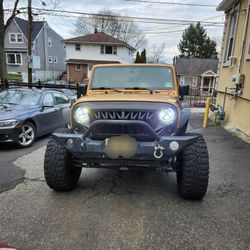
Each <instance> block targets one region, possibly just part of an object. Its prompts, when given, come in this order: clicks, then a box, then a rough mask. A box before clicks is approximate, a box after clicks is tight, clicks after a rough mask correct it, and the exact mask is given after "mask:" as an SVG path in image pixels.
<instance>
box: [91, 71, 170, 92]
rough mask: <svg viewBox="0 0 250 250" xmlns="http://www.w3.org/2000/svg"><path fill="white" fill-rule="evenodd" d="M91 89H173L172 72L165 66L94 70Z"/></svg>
mask: <svg viewBox="0 0 250 250" xmlns="http://www.w3.org/2000/svg"><path fill="white" fill-rule="evenodd" d="M91 89H150V90H173V89H175V85H174V80H173V71H172V69H171V68H170V67H166V66H159V67H155V66H114V67H97V68H95V70H94V72H93V75H92V81H91Z"/></svg>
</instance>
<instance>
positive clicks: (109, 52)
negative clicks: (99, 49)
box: [105, 46, 113, 55]
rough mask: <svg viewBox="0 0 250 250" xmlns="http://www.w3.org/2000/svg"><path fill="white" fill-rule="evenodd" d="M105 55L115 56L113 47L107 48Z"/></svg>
mask: <svg viewBox="0 0 250 250" xmlns="http://www.w3.org/2000/svg"><path fill="white" fill-rule="evenodd" d="M105 54H106V55H107V54H108V55H110V54H111V55H112V54H113V46H105Z"/></svg>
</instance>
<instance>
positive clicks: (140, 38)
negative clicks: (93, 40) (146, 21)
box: [74, 9, 146, 49]
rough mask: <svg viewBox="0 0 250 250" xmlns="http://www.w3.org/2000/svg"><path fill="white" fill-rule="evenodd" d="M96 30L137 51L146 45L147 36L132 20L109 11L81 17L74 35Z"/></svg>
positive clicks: (105, 10)
mask: <svg viewBox="0 0 250 250" xmlns="http://www.w3.org/2000/svg"><path fill="white" fill-rule="evenodd" d="M95 30H97V31H98V32H104V33H106V34H108V35H110V36H113V37H115V38H117V39H120V40H121V41H123V42H126V43H128V44H130V45H131V46H133V47H134V48H135V49H138V48H140V47H142V46H144V45H145V43H146V39H145V36H144V35H143V34H142V32H141V30H140V29H139V27H138V26H137V25H136V24H135V23H134V21H133V20H132V19H131V18H124V17H122V16H120V15H119V14H117V13H115V12H113V11H111V10H108V9H104V10H102V11H100V12H99V13H98V14H97V15H91V16H90V17H89V18H87V17H79V18H78V20H77V22H76V29H75V32H74V34H75V35H86V34H91V33H94V31H95Z"/></svg>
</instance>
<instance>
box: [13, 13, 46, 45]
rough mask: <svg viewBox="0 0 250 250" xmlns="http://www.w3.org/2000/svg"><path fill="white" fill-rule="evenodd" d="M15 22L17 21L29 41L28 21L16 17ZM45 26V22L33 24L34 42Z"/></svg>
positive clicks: (34, 22)
mask: <svg viewBox="0 0 250 250" xmlns="http://www.w3.org/2000/svg"><path fill="white" fill-rule="evenodd" d="M14 20H15V21H16V23H17V25H18V27H19V28H20V29H21V31H22V32H23V34H24V35H25V37H26V39H28V21H27V20H24V19H22V18H19V17H15V18H14ZM43 25H44V22H43V21H33V22H32V42H33V41H34V40H35V38H36V37H37V35H38V33H39V32H40V30H41V29H42V28H43Z"/></svg>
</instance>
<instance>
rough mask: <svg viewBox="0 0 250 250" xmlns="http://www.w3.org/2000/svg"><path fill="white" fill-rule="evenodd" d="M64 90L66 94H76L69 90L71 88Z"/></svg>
mask: <svg viewBox="0 0 250 250" xmlns="http://www.w3.org/2000/svg"><path fill="white" fill-rule="evenodd" d="M63 92H64V94H66V95H67V96H74V95H75V94H74V93H73V92H72V91H71V90H69V89H64V90H63Z"/></svg>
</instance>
